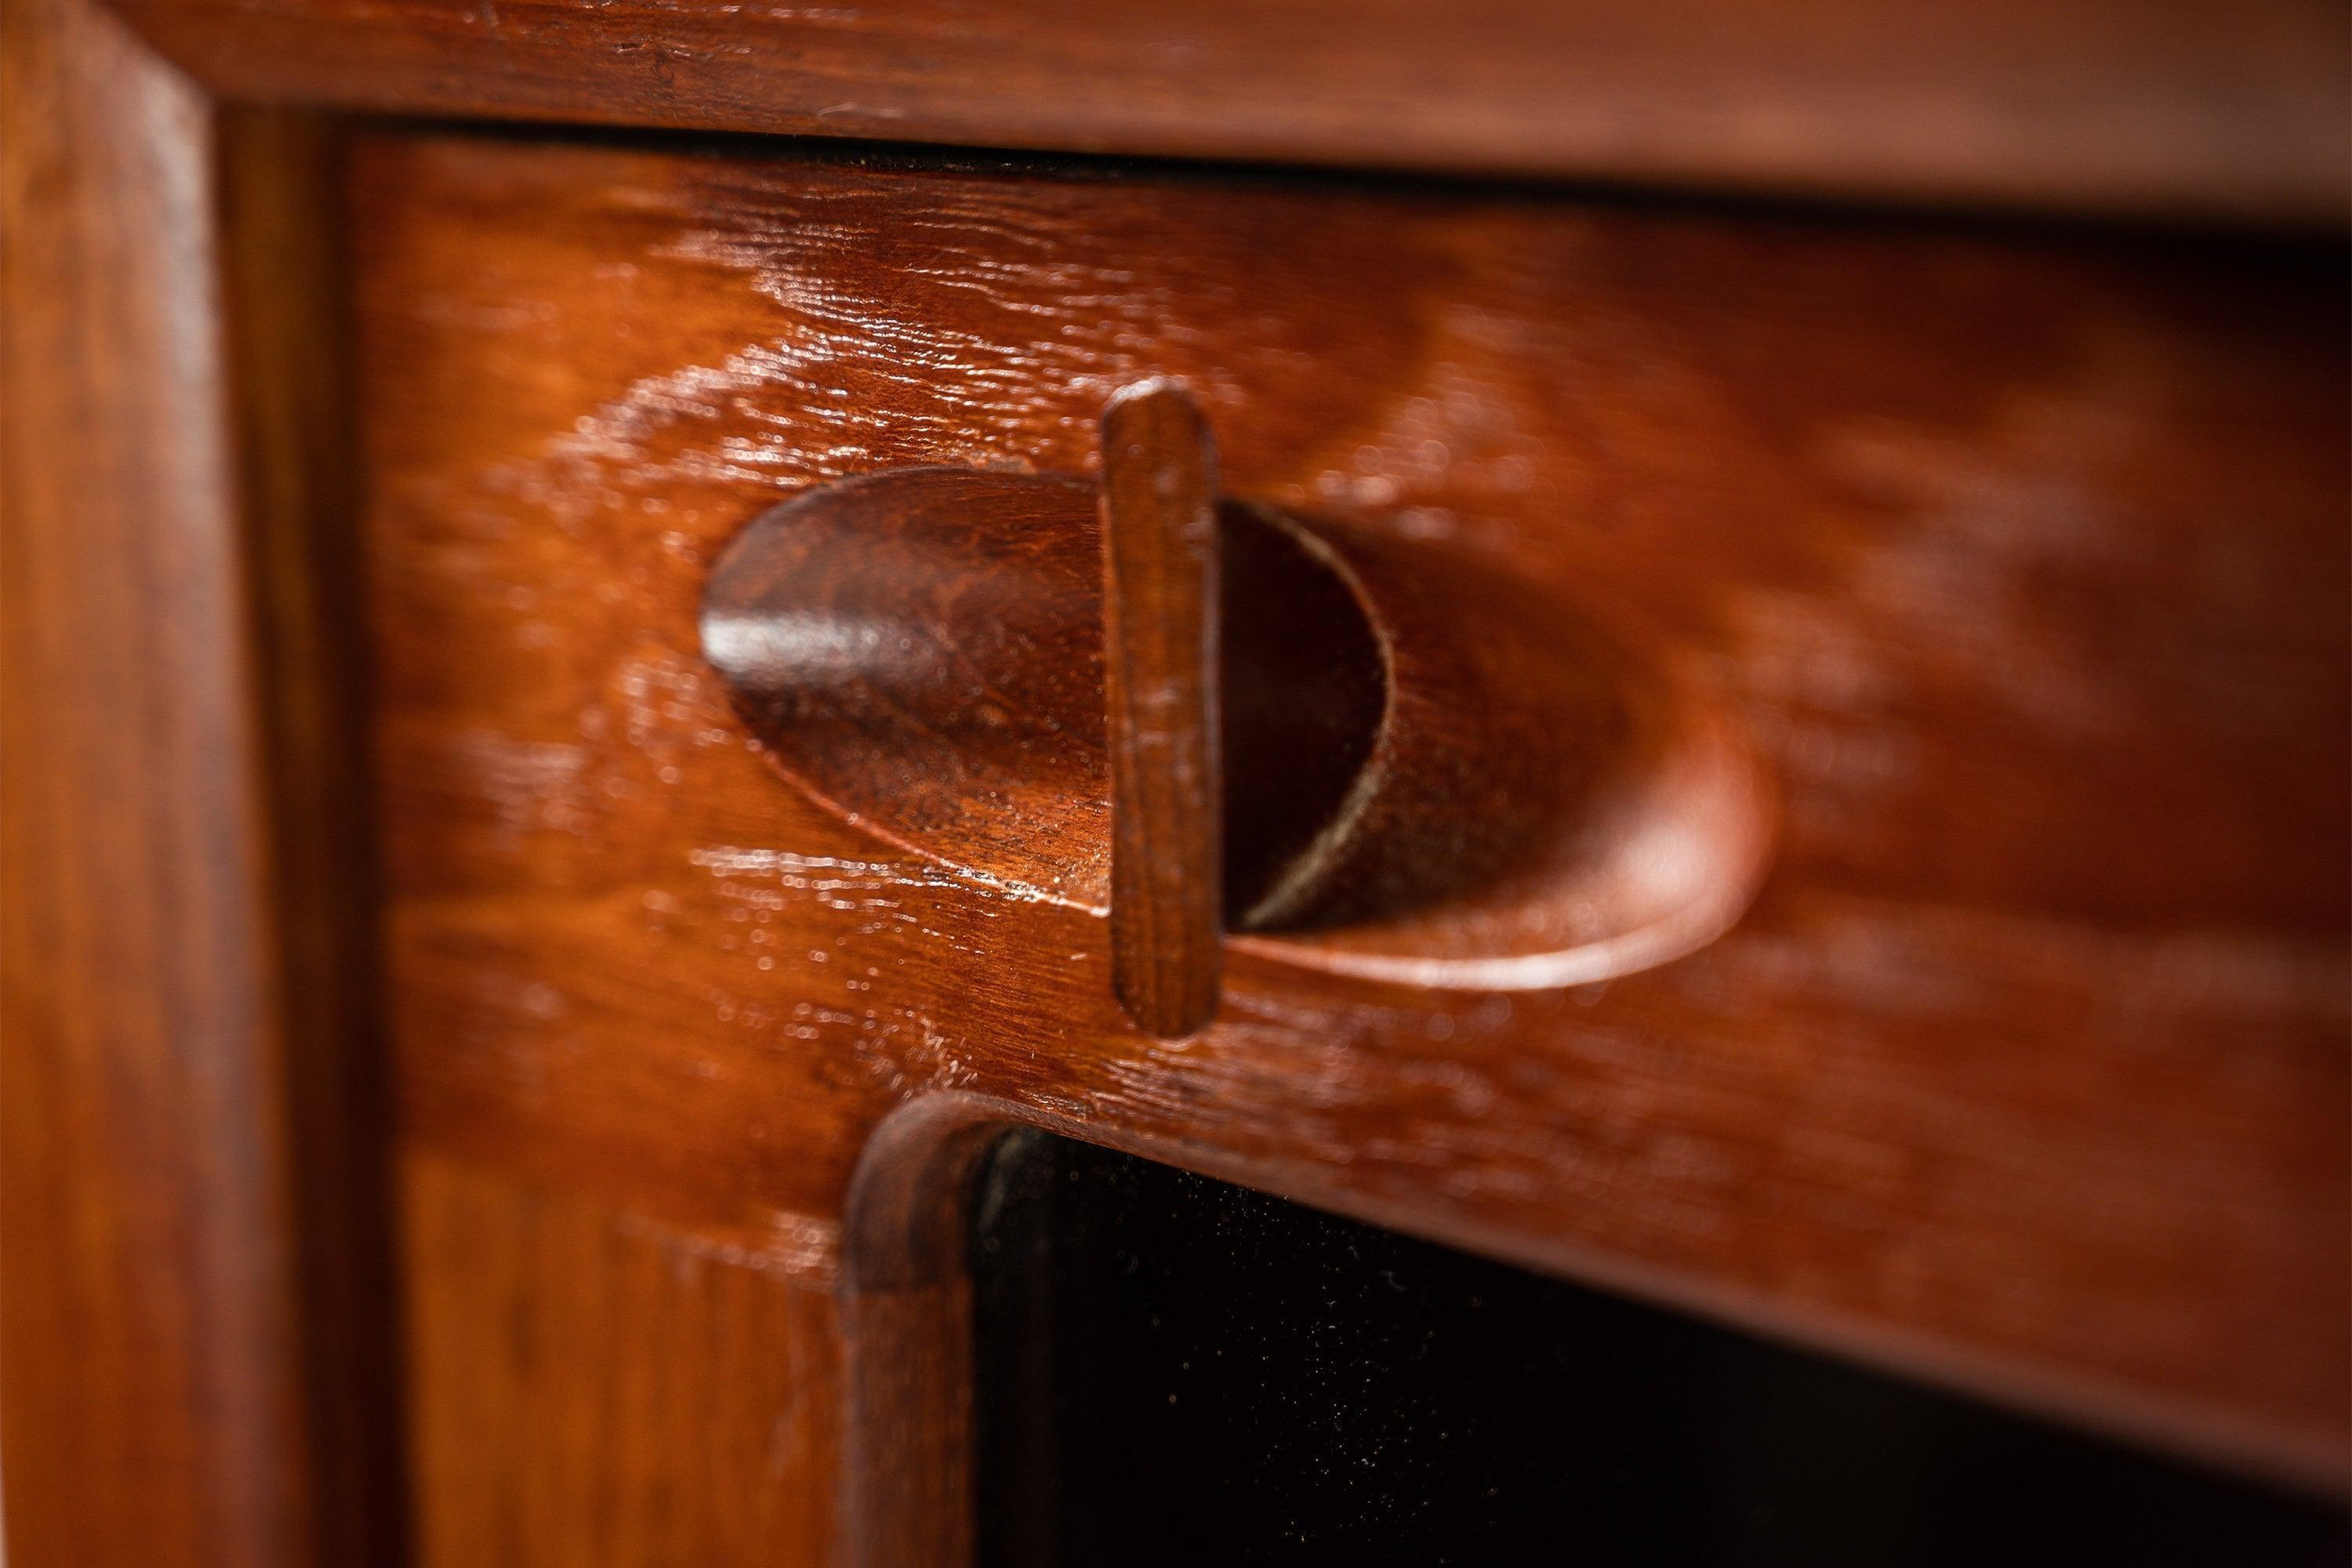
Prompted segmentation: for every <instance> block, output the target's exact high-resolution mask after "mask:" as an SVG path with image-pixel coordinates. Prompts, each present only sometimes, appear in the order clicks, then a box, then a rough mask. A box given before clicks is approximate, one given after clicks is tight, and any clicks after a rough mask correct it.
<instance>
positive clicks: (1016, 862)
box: [702, 468, 1769, 987]
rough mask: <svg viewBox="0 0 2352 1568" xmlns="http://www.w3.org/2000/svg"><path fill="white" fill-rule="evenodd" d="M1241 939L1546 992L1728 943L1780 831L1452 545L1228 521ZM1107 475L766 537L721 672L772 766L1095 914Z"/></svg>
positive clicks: (1747, 788) (963, 489) (1406, 975)
mask: <svg viewBox="0 0 2352 1568" xmlns="http://www.w3.org/2000/svg"><path fill="white" fill-rule="evenodd" d="M1220 525H1221V529H1222V537H1221V540H1220V543H1221V547H1222V551H1223V591H1222V595H1221V612H1222V625H1223V630H1222V642H1221V655H1220V658H1221V664H1222V677H1221V687H1220V695H1221V702H1222V707H1221V715H1220V725H1221V730H1222V734H1223V753H1224V816H1225V846H1226V850H1225V855H1226V865H1225V902H1226V915H1225V921H1226V925H1227V928H1228V929H1229V930H1230V931H1234V932H1235V933H1236V935H1235V936H1234V939H1233V940H1234V944H1235V945H1237V946H1242V947H1246V948H1249V949H1251V950H1254V951H1256V952H1262V953H1265V954H1266V955H1268V956H1271V957H1275V958H1278V959H1281V960H1285V961H1287V962H1291V963H1300V964H1304V965H1307V966H1310V967H1313V968H1318V969H1323V970H1331V971H1339V972H1344V973H1358V974H1363V975H1368V976H1373V977H1381V978H1391V979H1397V980H1402V981H1410V982H1413V983H1416V984H1458V985H1475V986H1483V987H1507V986H1533V985H1556V984H1572V983H1576V982H1580V981H1585V980H1592V979H1600V978H1604V977H1606V976H1608V975H1612V974H1617V973H1625V972H1627V971H1629V970H1632V969H1638V968H1641V967H1644V966H1646V965H1648V964H1651V963H1659V962H1662V961H1663V960H1664V959H1666V958H1670V957H1673V956H1675V955H1676V954H1678V953H1680V952H1686V951H1688V950H1689V949H1690V948H1692V947H1694V946H1696V945H1697V944H1698V943H1700V942H1705V941H1706V940H1707V939H1708V938H1710V937H1712V936H1713V935H1715V934H1716V933H1717V931H1721V930H1722V929H1723V927H1724V926H1726V925H1727V924H1728V923H1729V922H1730V921H1731V920H1732V919H1733V918H1734V917H1736V916H1737V914H1738V911H1739V910H1740V909H1741V908H1743V907H1744V906H1745V904H1746V902H1747V900H1748V896H1749V895H1750V893H1751V892H1752V890H1753V889H1754V886H1755V883H1756V880H1757V879H1758V878H1759V875H1760V873H1761V870H1762V868H1763V863H1764V858H1765V854H1766V849H1767V841H1768V829H1769V810H1768V805H1767V797H1766V795H1765V793H1764V791H1763V789H1762V787H1761V783H1760V780H1759V777H1758V775H1757V773H1756V771H1755V767H1754V764H1753V763H1752V760H1751V758H1750V756H1749V754H1748V752H1747V750H1746V748H1745V747H1744V746H1742V745H1741V744H1740V743H1739V742H1738V738H1737V736H1736V735H1735V733H1734V732H1733V731H1732V729H1731V727H1730V726H1729V725H1728V723H1727V721H1726V720H1725V719H1724V717H1723V716H1722V715H1721V713H1720V712H1719V711H1718V710H1717V709H1716V707H1715V706H1714V705H1713V704H1712V703H1711V702H1709V701H1708V700H1706V698H1705V696H1704V695H1703V694H1702V693H1701V692H1700V691H1699V690H1698V689H1696V688H1695V687H1693V686H1691V685H1689V684H1688V683H1685V682H1683V681H1680V680H1678V679H1676V677H1675V672H1674V670H1673V669H1672V668H1671V660H1670V659H1669V658H1665V657H1664V656H1656V655H1654V656H1653V657H1651V658H1643V657H1641V656H1640V655H1639V653H1638V652H1637V650H1635V649H1634V648H1633V647H1632V646H1630V645H1629V643H1628V642H1627V641H1626V639H1625V638H1624V637H1622V634H1621V635H1615V636H1612V635H1609V634H1606V633H1604V631H1603V630H1602V628H1601V625H1600V624H1599V623H1598V621H1597V620H1596V619H1594V618H1593V617H1591V616H1585V615H1581V614H1580V613H1578V610H1577V608H1576V607H1575V606H1573V605H1564V604H1560V603H1557V602H1553V601H1549V600H1544V599H1538V598H1537V597H1536V596H1534V595H1531V594H1530V593H1529V592H1528V590H1527V589H1526V588H1525V587H1524V585H1522V584H1518V583H1517V582H1515V581H1513V580H1511V579H1509V578H1507V577H1503V576H1500V575H1497V574H1494V573H1492V572H1489V571H1486V570H1484V569H1481V568H1479V567H1478V566H1476V565H1475V563H1470V562H1468V561H1465V560H1463V559H1461V558H1460V557H1459V556H1458V555H1454V554H1449V553H1448V552H1444V551H1443V550H1440V549H1435V548H1433V547H1431V546H1428V545H1425V544H1419V543H1414V542H1404V541H1400V540H1396V539H1392V538H1390V537H1388V536H1385V535H1381V534H1378V533H1375V532H1372V531H1368V530H1363V529H1359V528H1354V527H1350V526H1349V525H1348V524H1345V523H1340V522H1335V521H1329V520H1324V519H1307V518H1300V517H1294V516H1289V515H1285V514H1280V513H1276V512H1273V511H1270V510H1265V509H1261V508H1255V507H1250V506H1245V505H1242V504H1239V503H1233V502H1228V503H1226V504H1225V505H1224V506H1223V508H1222V510H1221V515H1220ZM1100 563H1101V531H1100V523H1099V521H1098V519H1097V492H1096V489H1095V487H1094V486H1093V485H1092V484H1090V483H1088V482H1087V481H1084V480H1079V479H1065V478H1059V477H1055V476H1026V475H1008V474H993V473H981V472H976V471H971V470H966V469H959V468H908V469H899V470H893V471H890V472H887V473H882V474H875V475H869V476H866V477H863V478H860V479H849V480H845V481H842V482H840V483H837V484H833V485H827V486H823V487H819V488H817V489H812V490H809V491H807V492H805V493H803V494H802V495H800V496H797V497H795V498H793V500H789V501H786V502H784V503H782V505H780V506H777V507H775V508H772V510H769V511H767V512H766V513H764V514H762V515H761V517H759V518H758V519H756V520H754V521H752V522H751V524H750V525H749V526H748V527H747V528H746V529H745V530H744V531H743V532H742V533H741V534H740V535H739V536H738V537H737V538H736V539H735V541H734V542H732V543H731V544H730V546H729V547H728V549H727V551H726V552H724V553H723V554H722V555H721V557H720V559H719V563H718V565H717V566H716V568H715V569H714V571H713V573H712V575H711V579H710V583H709V588H708V590H707V593H706V595H705V600H704V606H703V617H702V638H703V647H704V652H705V654H706V656H707V657H708V658H709V660H710V662H711V664H712V665H713V667H715V668H717V669H718V671H719V673H720V674H721V675H722V676H723V677H724V678H725V679H726V680H727V682H728V684H729V687H730V689H731V690H732V692H733V694H734V697H735V700H736V704H737V707H738V709H739V710H740V712H741V714H742V716H743V718H744V720H745V721H746V722H747V723H748V724H749V725H750V726H751V729H752V730H753V731H754V732H755V733H756V734H757V735H758V737H759V738H760V740H761V742H762V743H763V745H764V746H765V747H766V749H767V751H768V752H769V754H770V756H771V757H772V759H773V760H774V762H775V763H776V765H777V766H778V767H779V768H780V769H781V770H782V772H783V773H784V775H785V776H786V777H787V778H789V779H790V780H791V781H792V782H793V784H797V785H798V786H799V787H801V788H802V789H803V790H805V791H807V792H808V793H809V794H810V795H813V796H814V797H815V798H816V799H817V800H819V801H821V802H823V803H824V805H827V806H828V807H830V808H831V809H833V810H834V811H835V812H837V813H839V814H840V815H842V816H845V818H847V819H848V820H850V821H851V822H853V823H856V825H857V826H861V827H863V828H864V829H866V831H869V832H871V833H874V834H876V835H877V836H878V837H882V838H884V839H887V840H888V841H890V842H892V843H895V844H897V845H898V846H900V847H903V848H905V849H907V850H909V851H911V852H913V853H915V854H918V855H921V856H924V857H926V858H930V859H932V860H934V861H938V862H940V863H943V864H946V865H950V866H953V867H956V868H960V869H961V870H963V871H965V872H967V873H973V874H977V875H980V876H982V877H985V878H990V879H999V880H1002V881H1004V882H1006V883H1009V884H1013V885H1014V886H1016V887H1019V888H1021V889H1029V890H1031V891H1032V892H1033V893H1034V895H1036V896H1043V897H1046V898H1051V899H1054V900H1058V901H1061V902H1066V903H1068V904H1072V905H1074V906H1077V907H1081V908H1086V909H1090V910H1104V909H1106V908H1107V906H1108V897H1109V846H1110V805H1109V772H1108V760H1107V755H1106V750H1105V742H1104V693H1103V656H1102V597H1101V595H1102V589H1101V564H1100Z"/></svg>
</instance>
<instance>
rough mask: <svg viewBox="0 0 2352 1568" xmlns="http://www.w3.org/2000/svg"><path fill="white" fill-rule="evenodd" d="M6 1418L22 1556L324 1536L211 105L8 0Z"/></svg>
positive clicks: (51, 8) (93, 1557)
mask: <svg viewBox="0 0 2352 1568" xmlns="http://www.w3.org/2000/svg"><path fill="white" fill-rule="evenodd" d="M0 55H5V69H6V73H7V74H6V87H7V92H6V100H7V102H6V111H5V138H0V140H5V158H6V165H5V167H6V184H5V224H0V230H5V245H6V249H5V271H0V306H5V320H6V342H5V361H0V369H5V387H6V396H7V408H6V411H5V419H0V431H5V436H0V440H5V457H6V463H5V558H0V628H5V630H0V637H5V668H6V671H7V681H6V687H5V711H4V712H0V865H5V874H6V897H5V928H0V931H4V932H5V941H0V961H5V969H0V980H5V1021H4V1022H5V1027H4V1028H0V1072H5V1080H4V1081H0V1161H5V1171H0V1232H5V1239H0V1246H5V1252H0V1303H4V1304H5V1321H0V1445H5V1452H6V1456H7V1467H8V1469H7V1521H8V1530H9V1547H10V1551H11V1554H12V1555H13V1556H14V1558H15V1559H16V1561H17V1562H20V1563H31V1564H40V1565H43V1568H60V1565H64V1564H72V1563H142V1564H173V1563H191V1564H194V1563H239V1564H275V1563H293V1562H297V1561H299V1560H301V1559H302V1558H303V1557H304V1556H305V1548H304V1544H303V1542H304V1539H305V1531H306V1530H307V1528H308V1526H307V1521H306V1514H307V1511H308V1510H307V1499H306V1490H307V1488H306V1483H305V1480H304V1473H303V1472H304V1466H305V1464H306V1460H305V1458H304V1456H305V1453H306V1444H305V1442H304V1440H303V1436H302V1426H303V1418H302V1415H301V1409H300V1405H301V1401H300V1398H299V1392H298V1388H297V1383H298V1379H297V1376H296V1373H295V1370H294V1369H295V1364H296V1361H295V1357H294V1356H293V1354H292V1353H291V1350H290V1345H291V1340H292V1336H293V1327H292V1308H291V1290H292V1269H291V1267H290V1263H289V1256H288V1248H287V1247H286V1246H285V1245H284V1239H285V1237H286V1235H287V1226H286V1225H285V1223H284V1221H285V1214H286V1210H285V1206H284V1205H285V1193H284V1191H283V1189H282V1186H281V1184H282V1182H283V1180H284V1175H285V1162H284V1149H283V1146H282V1143H281V1140H280V1137H279V1131H278V1111H279V1110H280V1109H281V1108H280V1103H279V1098H278V1097H279V1090H280V1082H279V1079H278V1061H277V1058H276V1053H275V1048H274V1046H275V1038H276V1036H275V1029H274V1023H273V1002H272V997H271V992H270V984H271V971H272V960H271V955H270V952H269V937H268V931H267V929H266V921H267V915H266V910H265V907H264V904H263V901H262V888H263V885H264V882H265V879H266V873H265V870H264V860H265V856H266V852H267V851H266V844H265V832H264V824H263V819H262V812H261V810H260V807H259V796H258V791H257V779H256V776H255V771H256V759H257V754H258V753H257V739H258V737H257V730H256V725H255V722H254V718H253V714H252V712H251V710H250V705H249V695H250V692H251V690H252V671H251V669H250V668H249V667H248V664H247V638H246V628H247V604H246V600H245V595H244V588H243V584H242V582H241V580H240V572H241V563H240V561H239V557H238V537H237V527H236V508H235V504H234V501H233V491H234V484H233V480H232V477H231V465H230V463H229V460H228V453H227V443H226V421H225V409H224V406H223V403H222V396H221V390H222V386H223V381H222V363H221V352H220V341H219V337H218V332H217V321H216V316H215V284H214V273H213V262H214V241H215V232H214V226H213V221H212V213H211V203H212V200H213V195H214V188H213V184H212V178H211V171H210V167H209V160H210V157H211V153H212V128H211V125H210V116H209V114H208V111H207V110H206V108H205V104H204V102H203V100H201V99H200V98H199V96H198V95H197V94H196V93H195V91H194V89H192V88H191V87H190V86H189V85H188V84H187V83H186V82H185V81H184V79H181V78H180V77H179V76H178V75H177V74H176V73H174V72H173V71H172V70H170V69H169V68H165V67H163V66H161V65H159V64H157V63H155V62H153V61H152V60H151V59H150V58H148V57H147V56H145V55H144V54H143V53H142V51H141V50H140V49H139V47H137V46H136V45H135V44H134V43H133V42H132V41H131V39H130V37H129V36H128V35H127V34H126V33H124V32H123V31H122V30H121V28H120V27H119V26H117V25H116V24H115V23H114V22H113V21H112V20H111V19H110V18H109V17H106V16H101V15H100V14H98V13H96V12H94V11H93V10H91V9H90V8H89V7H87V6H85V5H79V4H77V3H75V0H20V3H16V4H13V5H11V6H10V7H9V8H8V10H7V12H6V31H5V47H0Z"/></svg>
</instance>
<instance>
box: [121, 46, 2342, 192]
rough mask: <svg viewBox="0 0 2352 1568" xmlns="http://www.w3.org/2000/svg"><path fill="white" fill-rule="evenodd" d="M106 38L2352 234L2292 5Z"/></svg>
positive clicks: (337, 71) (1041, 137)
mask: <svg viewBox="0 0 2352 1568" xmlns="http://www.w3.org/2000/svg"><path fill="white" fill-rule="evenodd" d="M106 3H108V4H110V5H114V6H115V7H116V8H117V9H118V10H119V11H120V12H121V15H122V16H125V17H126V18H127V19H129V20H130V21H131V23H132V25H133V26H136V27H137V28H139V29H140V30H141V31H142V33H143V34H144V35H145V36H146V37H148V38H149V39H150V40H152V43H153V44H154V45H155V47H157V48H159V49H160V50H161V51H162V52H163V53H164V54H165V55H166V56H168V57H169V58H172V59H173V60H174V61H176V62H177V63H178V64H180V65H181V66H182V67H183V68H185V69H187V70H188V71H190V72H191V73H193V74H194V76H195V77H196V78H197V79H199V80H201V81H203V82H204V83H205V85H206V86H207V87H208V88H209V89H212V90H213V91H214V92H215V93H217V94H220V95H222V96H225V97H228V98H235V99H244V100H256V101H264V102H288V103H300V104H306V105H311V106H316V107H324V108H331V109H337V110H361V111H368V112H385V113H395V114H407V115H425V116H447V117H461V118H479V119H491V120H513V121H561V122H572V123H577V124H583V125H601V126H624V127H635V128H650V129H675V130H691V131H702V132H751V133H764V134H783V135H794V136H817V137H825V138H832V139H850V140H853V141H856V140H864V141H882V142H926V143H937V144H943V145H950V146H962V147H980V148H990V149H998V150H1009V151H1026V152H1034V153H1117V154H1125V155H1137V156H1150V157H1173V158H1183V159H1210V160H1223V161H1239V162H1247V163H1278V164H1280V163H1287V164H1301V165H1310V166H1324V167H1338V168H1353V169H1375V170H1390V171H1398V172H1414V173H1436V174H1473V175H1484V176H1497V175H1500V176H1514V177H1524V178H1533V179H1541V180H1559V181H1577V182H1599V183H1601V184H1612V185H1622V186H1635V187H1646V188H1657V189H1664V190H1672V191H1681V192H1709V191H1714V192H1729V193H1743V194H1762V195H1775V196H1785V195H1796V196H1801V197H1807V198H1824V197H1825V198H1831V199H1835V200H1841V201H1852V200H1861V201H1866V202H1894V203H1897V204H1901V205H1930V206H1960V207H1965V208H1988V209H1994V210H2026V211H2033V212H2043V213H2048V212H2064V213H2093V214H2100V215H2114V216H2130V217H2154V218H2159V219H2167V220H2171V219H2189V220H2193V221H2199V222H2215V221H2218V222H2222V223H2226V224H2232V225H2254V226H2270V227H2284V228H2290V229H2309V228H2314V227H2316V228H2320V229H2324V230H2327V231H2331V232H2341V231H2342V230H2343V229H2344V228H2345V227H2346V226H2347V223H2352V42H2347V39H2346V38H2345V37H2344V36H2343V34H2344V29H2343V27H2342V26H2341V24H2340V16H2338V14H2337V13H2336V11H2334V10H2333V9H2331V8H2330V7H2329V6H2328V5H2325V4H2323V3H2320V0H2247V3H2246V4H2244V5H2237V6H2234V7H2232V6H2230V5H2225V4H2221V3H2220V0H2170V3H2168V4H2165V5H2158V6H2151V5H2146V4H2130V3H2127V0H2074V3H2073V4H2070V5H2059V6H2053V7H2032V6H2025V7H2019V6H1990V5H1977V6H1958V7H1955V6H1938V5H1919V6H1916V7H1914V8H1909V9H1906V8H1904V7H1900V6H1897V7H1888V6H1885V5H1868V4H1865V3H1864V0H1811V3H1809V4H1807V5H1795V6H1777V7H1769V8H1766V9H1764V10H1762V11H1756V10H1752V9H1751V10H1748V11H1746V12H1741V13H1739V14H1738V15H1736V16H1734V15H1729V14H1727V11H1726V8H1725V7H1724V6H1722V5H1719V4H1717V3H1716V0H1664V3H1663V4H1660V5H1644V6H1626V5H1619V4H1616V3H1615V0H1580V3H1577V4H1570V5H1526V4H1514V3H1513V0H1472V3H1471V4H1468V5H1463V4H1448V3H1445V0H1391V3H1389V4H1387V5H1383V6H1381V8H1380V9H1379V11H1378V13H1377V15H1375V16H1370V17H1367V16H1363V15H1362V14H1360V11H1359V10H1358V9H1357V8H1355V7H1352V6H1349V5H1343V4H1339V0H1286V3H1285V4H1282V5H1272V6H1268V5H1254V4H1248V3H1245V0H1146V3H1144V4H1139V5H1128V6H1111V7H1099V6H1097V7H1062V8H1059V9H1055V8H1052V7H1046V8H1043V9H1041V8H1040V7H1038V6H1036V5H1023V4H1018V3H1016V0H990V3H987V4H980V5H965V6H963V7H961V8H959V9H957V10H956V11H955V13H954V15H953V16H952V17H949V16H944V15H942V16H929V15H926V14H923V13H922V12H920V10H919V9H918V10H916V11H914V12H913V13H912V14H900V13H899V12H898V10H897V8H893V10H892V12H891V13H890V14H889V15H887V16H865V15H861V14H859V13H856V12H852V11H847V10H829V9H812V10H798V9H793V10H786V9H764V8H752V7H743V6H738V5H720V4H718V3H716V0H688V4H685V5H656V4H652V3H650V0H644V3H640V0H618V3H617V4H616V3H614V0H537V3H533V4H517V5H498V6H490V5H472V4H468V3H465V0H405V3H404V4H400V5H387V4H384V3H383V0H268V3H266V4H265V3H264V0H106ZM950 24H952V25H950Z"/></svg>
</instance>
